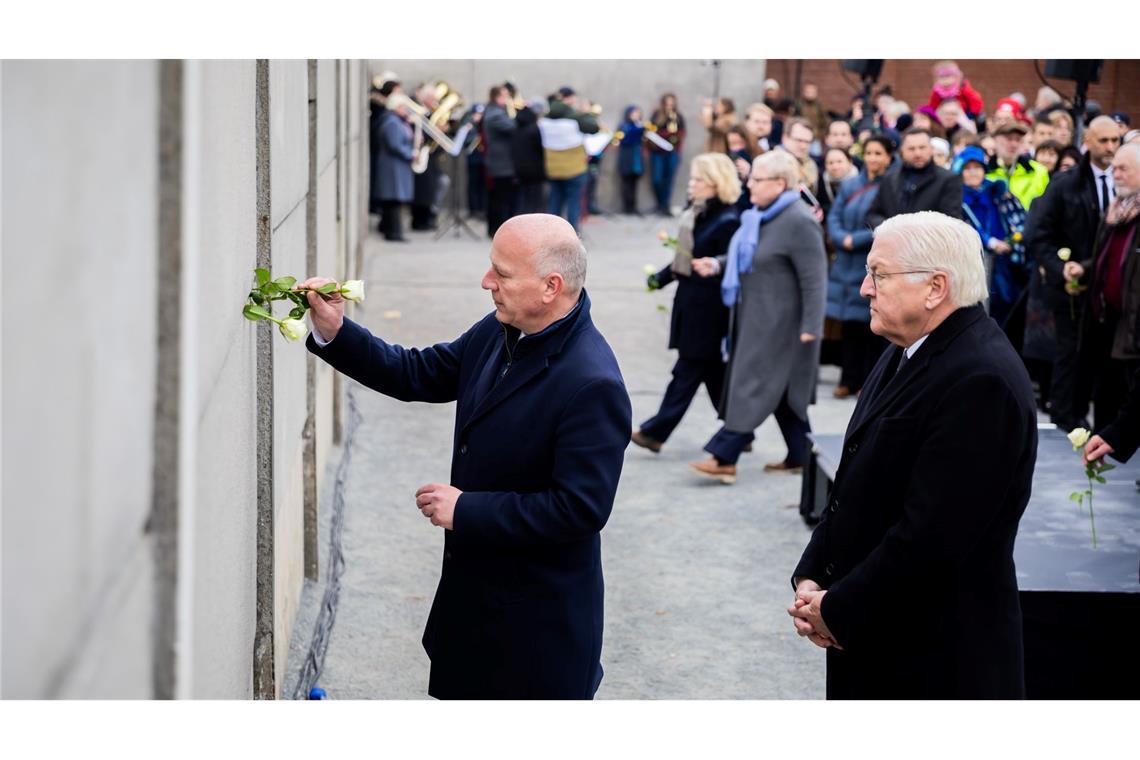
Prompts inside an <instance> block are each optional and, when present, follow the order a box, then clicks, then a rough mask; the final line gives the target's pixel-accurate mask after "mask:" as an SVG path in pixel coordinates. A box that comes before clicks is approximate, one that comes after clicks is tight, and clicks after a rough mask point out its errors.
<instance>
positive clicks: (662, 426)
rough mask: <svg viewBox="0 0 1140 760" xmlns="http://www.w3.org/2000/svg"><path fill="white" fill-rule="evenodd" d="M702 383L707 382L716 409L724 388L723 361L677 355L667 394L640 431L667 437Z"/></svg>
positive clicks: (653, 435) (710, 397)
mask: <svg viewBox="0 0 1140 760" xmlns="http://www.w3.org/2000/svg"><path fill="white" fill-rule="evenodd" d="M701 383H704V386H705V389H706V390H707V391H708V392H709V401H711V402H712V405H713V409H716V406H717V404H719V403H720V392H721V389H722V388H724V362H722V361H721V360H720V359H678V360H677V363H676V364H674V365H673V379H672V380H670V381H669V385H668V386H667V387H666V388H665V398H663V399H661V408H660V409H658V410H657V414H655V415H653V416H652V417H650V418H649V419H647V420H646V421H645V422H643V423H641V432H642V433H644V434H645V435H647V436H649V437H650V438H652V439H654V440H656V441H661V442H662V443H664V442H665V441H667V440H668V439H669V436H670V435H671V434H672V433H673V431H674V430H675V429H676V427H677V425H679V424H680V423H681V418H682V417H684V416H685V412H687V411H688V410H689V405H690V404H691V403H693V397H694V396H696V395H697V391H698V390H700V387H701Z"/></svg>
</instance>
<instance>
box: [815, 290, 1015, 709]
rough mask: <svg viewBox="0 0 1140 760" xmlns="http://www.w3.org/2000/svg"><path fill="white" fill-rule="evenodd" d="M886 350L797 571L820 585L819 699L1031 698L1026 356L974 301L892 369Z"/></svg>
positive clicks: (894, 356)
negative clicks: (1023, 591) (823, 628)
mask: <svg viewBox="0 0 1140 760" xmlns="http://www.w3.org/2000/svg"><path fill="white" fill-rule="evenodd" d="M901 352H902V349H900V348H898V347H894V348H892V350H889V351H885V352H884V353H883V356H882V357H881V358H880V359H879V362H878V364H876V365H875V369H874V370H873V371H872V372H871V376H870V377H869V378H868V380H867V383H866V384H865V385H864V386H863V393H862V394H861V396H860V398H859V402H858V404H857V406H856V407H855V412H854V414H853V416H852V418H851V422H850V424H849V425H848V428H847V434H846V436H845V439H844V444H843V445H844V449H843V455H842V459H841V460H840V463H839V469H838V471H837V472H836V476H835V484H834V488H833V490H832V493H831V496H830V499H829V502H828V507H827V509H826V510H825V512H824V515H823V519H822V520H821V521H820V523H819V525H818V526H816V529H815V532H814V533H813V534H812V537H811V541H810V543H809V544H808V546H807V548H806V549H805V550H804V553H803V557H802V558H801V559H800V563H799V565H798V566H797V567H796V569H795V572H794V573H793V584H794V582H795V579H796V578H801V579H802V578H810V579H812V580H814V581H816V582H817V583H818V584H819V585H820V586H822V587H823V588H825V589H827V594H826V595H825V596H824V598H823V603H822V606H821V612H822V615H823V619H824V622H825V623H826V624H827V626H828V628H829V629H830V630H831V632H832V634H833V635H834V636H835V639H836V641H838V642H839V644H840V645H841V646H842V647H843V648H844V649H843V651H839V650H836V649H835V648H834V647H832V648H829V649H828V650H827V696H828V698H829V699H845V698H856V699H920V698H931V699H955V698H965V699H1013V698H1020V697H1024V696H1025V682H1024V669H1023V652H1022V638H1021V636H1022V632H1021V607H1020V604H1019V602H1018V592H1017V579H1016V577H1015V573H1014V564H1013V545H1014V539H1015V537H1016V535H1017V526H1018V522H1019V521H1020V519H1021V515H1022V513H1023V512H1024V511H1025V507H1026V505H1027V504H1028V502H1029V495H1030V486H1031V483H1032V479H1033V468H1034V465H1035V463H1036V459H1037V417H1036V410H1035V407H1034V398H1033V389H1032V387H1031V386H1030V382H1029V376H1028V375H1027V373H1026V371H1025V368H1024V366H1023V364H1022V362H1021V359H1020V358H1019V357H1018V355H1017V353H1016V352H1015V351H1014V349H1013V347H1012V346H1011V345H1010V343H1009V340H1008V339H1007V338H1006V337H1005V335H1004V334H1003V333H1002V331H1001V329H1000V328H999V327H998V326H997V324H996V323H995V322H994V321H993V320H992V319H990V318H989V317H987V316H986V313H985V311H984V310H983V309H982V307H981V306H971V307H966V308H961V309H958V310H957V311H955V312H954V313H953V314H952V315H951V316H950V317H948V318H947V319H946V320H945V321H944V322H943V323H942V324H941V325H939V326H938V327H937V328H936V329H935V330H934V331H933V332H932V333H930V335H929V337H927V339H926V341H925V342H924V343H923V344H922V345H921V346H920V347H919V348H918V350H917V352H916V353H915V355H914V357H912V358H911V359H910V360H909V361H908V362H907V363H906V365H905V366H904V367H903V368H902V370H901V371H899V372H898V375H897V376H895V368H896V366H897V365H898V359H899V356H900V354H901Z"/></svg>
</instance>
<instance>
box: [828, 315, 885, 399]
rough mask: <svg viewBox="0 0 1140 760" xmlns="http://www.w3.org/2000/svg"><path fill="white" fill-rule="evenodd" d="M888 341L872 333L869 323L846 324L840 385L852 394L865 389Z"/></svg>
mask: <svg viewBox="0 0 1140 760" xmlns="http://www.w3.org/2000/svg"><path fill="white" fill-rule="evenodd" d="M886 347H887V341H886V340H884V339H883V338H882V337H880V336H878V335H875V333H873V332H871V325H870V323H869V322H844V323H843V338H842V340H841V341H840V351H841V352H842V357H843V358H842V362H843V365H842V371H841V373H840V375H839V384H840V385H842V386H844V387H845V388H847V389H848V390H849V391H851V392H852V393H857V392H858V391H859V390H861V389H862V388H863V383H864V382H866V380H867V375H869V374H871V370H872V369H874V367H875V362H877V361H879V357H880V356H882V355H883V350H884V349H885V348H886Z"/></svg>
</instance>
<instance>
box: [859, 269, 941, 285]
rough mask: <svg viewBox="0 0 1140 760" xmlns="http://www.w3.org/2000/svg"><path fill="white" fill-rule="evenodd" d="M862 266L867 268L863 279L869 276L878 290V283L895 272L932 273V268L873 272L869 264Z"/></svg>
mask: <svg viewBox="0 0 1140 760" xmlns="http://www.w3.org/2000/svg"><path fill="white" fill-rule="evenodd" d="M863 268H864V269H866V270H867V275H866V277H864V278H863V279H867V277H870V278H871V282H872V283H874V285H875V289H876V290H878V288H879V284H880V283H881V282H882V281H883V280H885V279H886V278H888V277H893V276H895V275H896V274H934V270H933V269H908V270H906V271H905V272H875V271H873V270H872V269H871V267H869V266H864V267H863Z"/></svg>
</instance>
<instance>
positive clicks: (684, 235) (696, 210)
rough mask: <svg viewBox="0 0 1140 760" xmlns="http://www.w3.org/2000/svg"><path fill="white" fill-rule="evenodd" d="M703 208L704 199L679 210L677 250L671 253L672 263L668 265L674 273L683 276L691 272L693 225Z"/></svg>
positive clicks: (687, 275)
mask: <svg viewBox="0 0 1140 760" xmlns="http://www.w3.org/2000/svg"><path fill="white" fill-rule="evenodd" d="M704 210H705V202H704V201H693V202H692V204H690V205H689V207H688V208H686V209H685V210H684V211H682V212H681V223H680V228H679V229H678V230H677V252H676V253H675V254H673V263H672V265H671V266H670V267H669V268H670V269H672V270H673V273H674V274H679V275H682V276H684V277H690V276H692V274H693V226H694V225H695V224H696V222H697V217H698V216H700V215H701V212H703V211H704Z"/></svg>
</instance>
